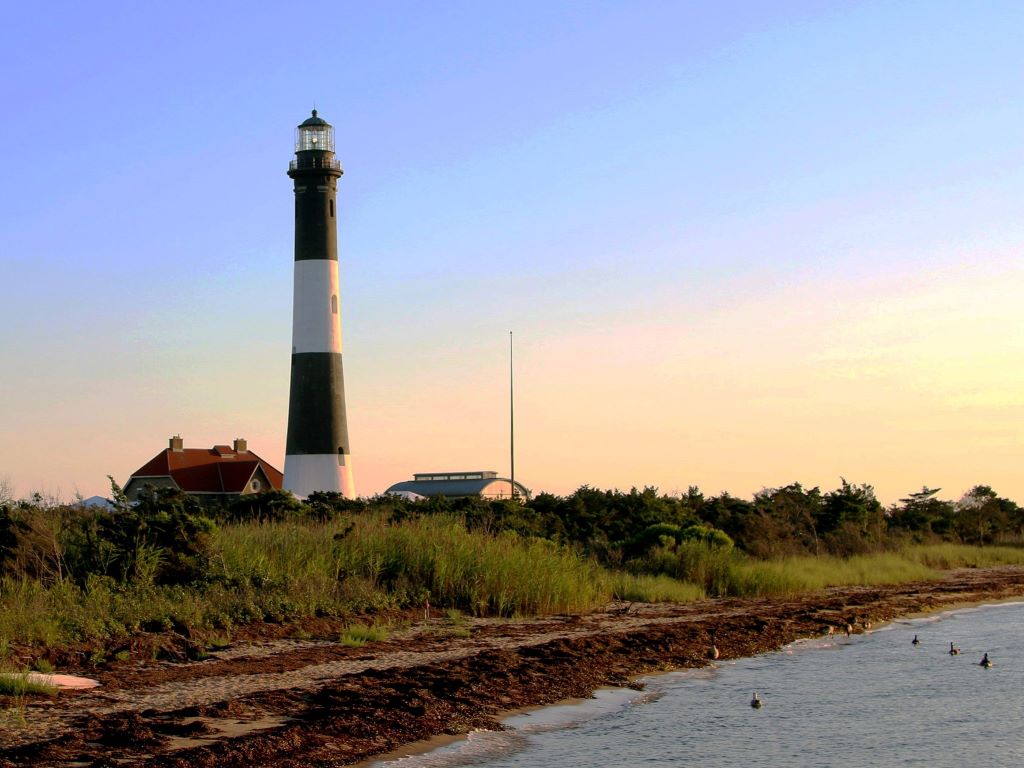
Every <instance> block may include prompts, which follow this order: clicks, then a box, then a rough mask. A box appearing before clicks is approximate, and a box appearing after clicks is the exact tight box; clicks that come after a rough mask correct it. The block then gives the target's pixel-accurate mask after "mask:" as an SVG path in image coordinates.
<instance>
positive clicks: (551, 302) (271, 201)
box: [0, 0, 1024, 503]
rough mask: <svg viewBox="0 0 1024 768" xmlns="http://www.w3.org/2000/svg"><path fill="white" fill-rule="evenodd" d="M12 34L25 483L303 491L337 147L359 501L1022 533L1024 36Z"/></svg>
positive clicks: (120, 17) (904, 25) (942, 9)
mask: <svg viewBox="0 0 1024 768" xmlns="http://www.w3.org/2000/svg"><path fill="white" fill-rule="evenodd" d="M4 17H5V18H4V24H3V29H2V31H0V72H3V73H4V76H3V77H2V78H0V105H2V109H3V120H2V121H0V163H2V168H3V172H2V174H0V275H2V277H0V481H2V482H3V483H5V484H6V487H7V488H9V489H11V490H13V492H14V493H15V495H17V496H24V495H27V494H29V493H32V492H36V491H38V492H41V493H44V494H45V495H49V496H55V497H60V498H65V499H69V498H72V497H74V496H75V495H76V494H81V495H82V496H91V495H93V494H101V495H106V494H107V493H108V491H109V482H108V481H107V476H108V475H111V476H113V477H114V479H115V480H116V481H118V482H120V483H124V482H125V481H126V480H127V479H128V477H129V476H130V474H131V473H132V472H133V471H134V470H135V469H137V468H139V467H140V466H141V465H143V464H144V463H145V462H146V461H148V460H149V459H150V458H151V457H152V456H153V455H155V454H156V453H158V452H159V451H160V450H162V449H163V448H165V447H166V446H167V439H168V438H169V437H170V436H171V435H175V434H180V435H181V436H182V437H183V438H184V441H185V445H186V447H209V446H212V445H214V444H217V443H227V442H230V441H231V439H232V438H235V437H245V438H247V439H248V441H249V447H250V448H251V449H252V450H254V451H255V452H256V453H258V454H259V455H261V456H262V457H263V458H265V459H266V460H268V461H270V463H272V464H274V465H275V466H277V467H278V468H279V469H280V468H283V463H284V437H285V428H286V421H287V403H288V376H289V360H290V347H291V300H292V293H291V291H292V267H293V250H292V247H293V240H292V238H293V223H294V221H293V193H292V184H291V180H290V179H288V177H287V175H286V173H285V172H286V169H287V164H288V161H289V160H290V159H291V158H292V157H293V155H292V152H293V149H294V146H293V141H294V129H295V126H296V125H297V124H298V123H299V122H301V121H302V120H303V119H305V118H306V117H307V116H308V115H309V112H310V109H311V108H312V107H313V106H315V107H316V108H317V109H318V110H319V113H320V115H321V116H322V117H324V118H326V119H327V120H328V121H330V122H331V123H332V124H333V125H334V127H335V135H336V142H337V149H338V157H339V159H340V160H341V161H342V163H343V165H344V167H345V175H344V176H343V178H342V179H341V180H340V182H339V191H338V201H339V220H338V221H339V224H338V226H339V234H338V240H339V254H340V259H341V261H340V265H341V266H340V268H341V279H342V323H343V333H344V343H345V356H344V365H345V381H346V394H347V408H348V419H349V434H350V442H351V447H352V460H353V466H354V471H355V479H356V485H357V488H358V490H359V492H360V493H361V494H365V495H372V494H375V493H379V492H381V491H383V490H384V489H385V488H387V487H388V486H389V485H391V484H392V483H395V482H398V481H401V480H406V479H410V478H411V475H412V474H413V473H414V472H442V471H457V470H477V469H493V470H497V471H498V472H499V473H501V474H506V473H507V472H508V470H509V332H510V331H511V332H513V334H514V360H515V415H516V419H515V424H516V432H515V444H516V456H515V461H516V464H515V466H516V479H517V480H520V481H522V482H524V483H525V484H526V485H527V486H528V487H530V488H531V489H532V490H533V491H535V492H537V491H549V492H552V493H557V494H565V493H571V492H572V491H573V490H575V489H576V488H578V487H579V486H581V485H584V484H586V485H590V486H592V487H597V488H620V489H624V490H628V489H629V488H631V487H634V486H635V487H644V486H654V487H657V488H658V489H659V490H660V491H662V492H665V493H674V492H679V491H685V490H686V489H687V488H688V487H689V486H694V485H695V486H698V487H699V488H700V489H701V490H703V491H704V492H705V493H707V494H713V493H719V492H722V491H728V492H730V493H733V494H734V495H738V496H743V497H749V496H750V495H751V494H753V493H755V492H757V491H759V490H761V489H762V488H771V487H777V486H781V485H786V484H789V483H792V482H801V483H803V484H804V485H805V486H808V487H811V486H820V487H821V488H822V489H823V490H831V489H833V488H836V487H837V486H839V484H840V483H841V478H845V479H846V480H848V481H850V482H853V483H868V484H871V485H873V486H874V487H875V489H876V492H877V493H878V496H879V498H880V499H882V501H883V502H886V503H892V502H895V501H896V500H897V499H899V498H901V497H903V496H905V495H906V494H907V493H909V492H912V491H915V490H918V489H920V488H921V487H922V486H925V485H927V486H928V487H931V488H941V489H942V492H941V493H940V494H939V495H940V497H942V498H954V499H955V498H959V496H960V495H962V494H963V493H964V492H965V491H967V490H968V489H969V488H971V487H972V486H974V485H977V484H985V485H990V486H992V487H993V488H994V489H995V490H996V491H997V492H998V493H1000V494H1001V495H1003V496H1006V497H1009V498H1012V499H1014V500H1016V501H1017V502H1019V503H1024V472H1021V471H1020V470H1021V461H1022V458H1024V439H1022V429H1021V427H1022V417H1024V334H1022V325H1024V314H1022V308H1021V296H1022V295H1024V261H1022V258H1021V254H1022V252H1024V213H1022V211H1024V209H1022V206H1021V201H1022V200H1024V139H1022V137H1024V99H1022V98H1021V94H1022V93H1024V59H1022V58H1021V56H1020V40H1021V36H1022V34H1024V4H1021V3H1019V2H1000V1H999V0H994V1H993V2H986V3H962V2H943V1H942V0H930V1H928V2H914V0H906V1H904V2H840V1H836V2H801V1H798V0H794V1H792V2H787V1H786V0H779V1H778V2H771V3H765V2H760V1H759V0H749V2H728V1H726V2H722V1H721V0H708V1H707V2H685V1H683V0H677V1H676V2H659V1H657V0H635V1H632V2H602V1H600V0H591V1H589V2H579V1H571V0H567V1H565V2H557V3H553V2H550V0H545V1H543V2H524V1H523V0H516V2H500V1H498V0H496V1H495V2H486V3H484V2H468V1H467V2H446V1H445V0H438V2H431V3H422V2H398V1H387V0H385V1H383V2H379V3H363V2H347V1H339V0H335V1H334V2H322V3H321V2H310V3H305V4H302V5H301V6H299V5H295V4H288V3H266V2H253V0H249V1H248V2H245V3H233V2H218V3H191V2H177V3H162V4H151V3H138V2H105V1H104V0H98V1H97V2H95V3H71V2H63V0H55V2H51V3H46V4H43V5H41V6H40V5H35V6H31V7H30V6H29V4H25V3H19V4H14V3H10V4H7V5H6V6H5V11H4Z"/></svg>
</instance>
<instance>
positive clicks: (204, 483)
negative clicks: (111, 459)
mask: <svg viewBox="0 0 1024 768" xmlns="http://www.w3.org/2000/svg"><path fill="white" fill-rule="evenodd" d="M283 483H284V475H282V474H281V471H280V470H278V469H277V468H276V467H273V466H271V465H270V464H269V463H268V462H266V461H265V460H264V459H261V458H260V457H259V456H257V455H256V454H255V453H253V452H252V451H250V450H249V447H248V445H247V444H246V441H245V440H243V439H241V438H239V439H236V440H235V441H234V443H233V444H232V445H215V446H213V447H212V448H186V447H185V443H184V440H182V439H181V435H175V436H174V437H172V438H171V439H170V441H169V444H168V447H167V448H165V449H164V450H163V451H161V452H160V453H158V454H157V455H156V456H154V457H153V458H152V459H150V460H149V461H148V462H146V463H145V464H144V465H142V466H141V467H139V469H137V470H135V472H133V473H132V476H131V478H129V480H128V482H127V483H125V486H124V493H125V495H126V496H127V497H128V498H129V499H130V500H131V501H135V500H136V499H137V498H138V496H139V491H141V490H142V489H143V488H144V487H145V486H147V485H149V486H152V487H153V488H176V489H179V490H182V491H184V492H185V493H187V494H189V495H191V496H195V497H197V498H198V499H199V500H200V501H204V502H223V501H231V500H232V499H235V498H237V497H239V496H245V495H251V494H255V493H262V492H264V491H270V490H273V489H280V488H281V487H282V485H283Z"/></svg>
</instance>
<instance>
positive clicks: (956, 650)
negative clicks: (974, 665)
mask: <svg viewBox="0 0 1024 768" xmlns="http://www.w3.org/2000/svg"><path fill="white" fill-rule="evenodd" d="M949 655H950V656H959V655H960V649H959V648H956V647H955V646H954V645H953V643H950V644H949Z"/></svg>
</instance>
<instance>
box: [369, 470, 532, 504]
mask: <svg viewBox="0 0 1024 768" xmlns="http://www.w3.org/2000/svg"><path fill="white" fill-rule="evenodd" d="M385 493H394V494H399V495H401V496H410V495H414V496H425V497H426V496H445V497H447V498H449V499H452V498H457V497H460V496H480V497H482V498H485V499H511V498H513V497H515V498H520V499H529V498H530V489H529V488H527V487H526V486H525V485H523V484H522V483H520V482H518V481H516V482H515V483H513V481H512V480H510V479H509V478H507V477H498V473H497V472H494V471H491V470H481V471H474V472H420V473H418V474H415V475H413V476H412V480H404V481H403V482H401V483H395V484H394V485H392V486H391V487H390V488H388V489H387V490H386V491H385Z"/></svg>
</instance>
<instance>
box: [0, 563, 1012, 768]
mask: <svg viewBox="0 0 1024 768" xmlns="http://www.w3.org/2000/svg"><path fill="white" fill-rule="evenodd" d="M1018 595H1024V568H1009V567H1008V568H994V569H981V570H962V571H955V572H950V573H948V574H946V575H945V576H944V578H943V579H941V580H939V581H935V582H921V583H914V584H904V585H901V586H895V587H870V588H865V587H858V588H842V589H833V590H829V591H826V592H823V593H817V594H811V595H804V596H800V597H797V598H787V599H729V600H711V601H705V602H701V603H694V604H689V605H646V604H645V605H631V606H625V605H618V606H613V607H611V608H609V610H607V611H604V612H600V613H595V614H590V615H585V616H558V617H547V618H544V619H537V620H532V621H521V622H510V621H496V620H486V621H479V620H478V621H472V622H467V623H466V624H465V625H464V626H452V625H451V624H449V623H447V622H445V621H439V620H435V621H431V622H426V621H423V620H422V617H420V621H419V622H418V623H417V624H415V625H414V626H413V627H411V628H410V629H407V630H403V631H402V632H400V633H396V634H395V635H393V636H392V638H391V639H390V640H387V641H385V642H380V643H372V644H370V645H367V646H365V647H363V648H346V647H344V646H342V645H340V644H338V643H336V642H333V640H335V639H336V638H337V637H338V634H337V629H338V627H337V625H336V624H333V623H331V622H324V621H320V622H310V623H309V624H307V625H305V626H303V627H298V628H294V627H293V628H292V630H293V632H294V633H297V634H299V635H300V636H302V637H303V638H306V637H307V636H311V637H309V639H295V638H294V637H293V638H291V639H287V638H278V637H274V635H279V634H281V633H280V629H279V628H276V629H274V630H273V631H270V630H268V631H261V630H260V628H249V630H248V631H247V633H244V634H245V639H239V637H236V638H235V644H234V645H233V646H232V647H230V648H227V649H224V650H223V651H219V652H217V653H214V654H213V655H212V656H211V657H210V658H208V659H206V660H203V661H190V662H189V661H186V662H170V661H162V662H146V663H144V664H143V663H132V662H127V663H123V664H117V665H113V666H111V667H109V668H106V669H103V670H99V671H97V670H94V669H89V668H83V669H81V670H79V671H80V672H81V673H82V674H86V675H89V676H92V677H96V678H98V679H99V680H100V681H101V683H102V686H101V687H100V688H97V689H94V690H92V691H83V692H62V693H61V694H60V695H59V696H57V697H56V698H54V699H50V698H47V697H37V698H33V699H30V700H28V701H27V702H11V701H8V702H6V704H7V705H8V706H9V705H11V704H12V703H14V704H17V705H18V706H17V707H16V708H14V709H8V710H7V712H6V713H5V714H4V715H3V716H2V717H3V719H2V720H0V766H3V768H7V767H8V766H29V765H31V766H72V765H75V766H94V767H99V766H115V765H120V766H123V765H138V766H168V767H171V766H173V767H175V768H186V767H189V768H192V767H195V766H198V767H204V766H209V767H211V768H212V767H213V766H239V765H246V766H252V767H253V768H255V767H256V766H274V767H275V768H291V767H294V768H298V767H299V766H303V767H304V766H341V765H349V764H352V763H355V762H358V761H360V760H364V759H366V758H369V757H372V756H373V755H378V754H381V753H384V752H388V751H391V750H394V749H396V748H397V747H400V746H402V745H404V744H409V743H411V742H414V741H417V740H420V739H424V738H428V737H430V736H435V735H439V734H461V733H466V732H468V731H469V730H471V729H474V728H500V725H499V723H498V719H499V718H500V717H501V715H502V713H504V712H507V711H508V710H511V709H515V708H518V707H523V706H534V705H541V704H550V703H553V702H557V701H560V700H563V699H567V698H573V697H588V696H590V695H591V694H592V693H593V691H594V690H595V689H597V688H599V687H601V686H607V685H620V686H621V685H630V684H631V683H630V680H631V679H632V678H633V677H634V676H636V675H638V674H642V673H648V672H654V671H662V670H669V669H678V668H685V667H698V666H704V665H706V664H709V663H711V662H710V661H709V652H710V649H711V645H712V642H713V643H714V645H715V646H717V648H718V650H719V652H720V654H721V658H735V657H740V656H750V655H754V654H758V653H764V652H766V651H771V650H775V649H778V648H780V647H781V646H783V645H785V644H787V643H789V642H792V641H793V640H796V639H798V638H801V637H808V636H812V635H820V634H822V633H824V632H828V631H829V629H830V628H833V629H834V630H835V631H840V632H845V631H846V629H847V625H849V626H850V627H851V629H852V631H854V632H863V631H865V630H866V629H868V628H869V627H870V626H871V625H872V624H873V623H877V622H880V621H885V620H887V619H892V618H894V617H897V616H905V615H907V614H911V613H916V612H921V611H931V610H936V609H941V608H946V607H950V606H953V605H957V604H962V603H967V602H978V601H990V600H999V599H1006V598H1011V597H1016V596H1018ZM467 629H468V630H469V632H467ZM240 634H242V633H240ZM467 634H468V635H469V636H468V637H467V636H466V635H467ZM318 636H322V637H323V638H325V639H317V637H318ZM712 638H713V640H712ZM60 671H62V672H63V671H73V670H64V669H61V670H60Z"/></svg>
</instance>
